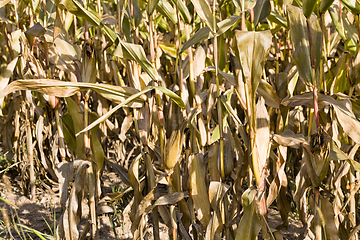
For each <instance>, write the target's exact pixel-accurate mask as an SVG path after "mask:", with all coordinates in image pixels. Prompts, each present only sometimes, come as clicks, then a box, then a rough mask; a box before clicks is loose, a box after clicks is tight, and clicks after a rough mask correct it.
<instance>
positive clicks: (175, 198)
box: [145, 192, 189, 212]
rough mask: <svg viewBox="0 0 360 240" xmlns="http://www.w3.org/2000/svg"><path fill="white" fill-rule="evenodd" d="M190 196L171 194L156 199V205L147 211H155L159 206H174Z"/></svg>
mask: <svg viewBox="0 0 360 240" xmlns="http://www.w3.org/2000/svg"><path fill="white" fill-rule="evenodd" d="M188 195H189V194H188V193H187V192H174V193H170V194H167V195H164V196H161V197H159V198H158V199H156V201H155V202H154V204H152V205H151V206H149V207H147V208H146V210H145V211H146V212H150V211H151V210H153V209H154V208H155V207H157V206H163V205H173V204H175V203H177V202H179V201H181V200H182V199H184V198H185V197H187V196H188Z"/></svg>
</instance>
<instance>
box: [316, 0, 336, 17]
mask: <svg viewBox="0 0 360 240" xmlns="http://www.w3.org/2000/svg"><path fill="white" fill-rule="evenodd" d="M333 2H334V0H322V1H321V3H320V7H319V12H320V13H321V14H323V13H325V12H326V11H327V10H328V9H329V8H330V6H331V5H332V4H333Z"/></svg>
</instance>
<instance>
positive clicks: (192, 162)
mask: <svg viewBox="0 0 360 240" xmlns="http://www.w3.org/2000/svg"><path fill="white" fill-rule="evenodd" d="M204 169H205V166H204V159H203V157H202V155H200V154H195V155H191V156H190V159H189V176H190V184H189V185H190V196H191V198H192V200H193V203H194V206H195V209H196V211H197V218H198V219H199V221H200V223H201V225H202V226H203V228H206V227H207V225H208V223H209V221H210V218H211V215H210V202H209V194H208V191H207V188H206V184H205V171H204Z"/></svg>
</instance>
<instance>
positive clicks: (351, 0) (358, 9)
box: [340, 0, 360, 14]
mask: <svg viewBox="0 0 360 240" xmlns="http://www.w3.org/2000/svg"><path fill="white" fill-rule="evenodd" d="M340 2H341V3H342V4H344V6H345V7H347V8H348V9H349V10H350V11H351V12H352V13H353V14H359V13H360V5H359V3H358V2H357V1H356V0H340Z"/></svg>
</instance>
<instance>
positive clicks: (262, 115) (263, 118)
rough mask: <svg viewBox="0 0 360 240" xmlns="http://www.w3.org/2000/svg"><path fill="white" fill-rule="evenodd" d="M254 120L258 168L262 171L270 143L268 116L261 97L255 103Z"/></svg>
mask: <svg viewBox="0 0 360 240" xmlns="http://www.w3.org/2000/svg"><path fill="white" fill-rule="evenodd" d="M256 121H257V124H256V125H257V130H256V136H255V141H256V146H257V148H256V149H257V150H258V154H257V155H258V162H259V169H260V171H262V170H263V168H264V167H265V165H266V161H267V159H268V156H269V144H270V117H269V114H268V111H267V110H266V106H265V100H264V99H263V98H260V99H259V100H258V102H257V104H256Z"/></svg>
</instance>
